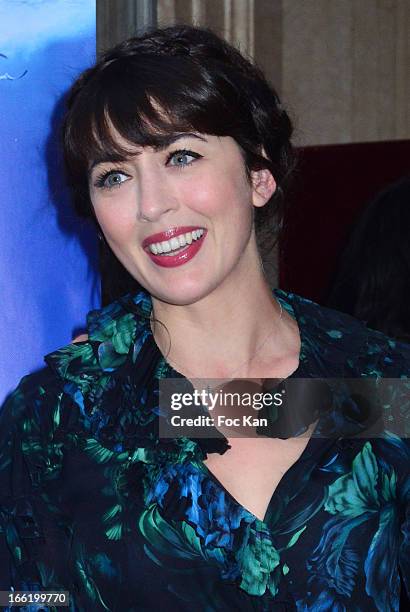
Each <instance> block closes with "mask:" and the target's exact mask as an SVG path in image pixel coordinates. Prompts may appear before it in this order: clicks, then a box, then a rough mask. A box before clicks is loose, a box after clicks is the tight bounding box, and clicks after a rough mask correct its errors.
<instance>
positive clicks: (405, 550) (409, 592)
mask: <svg viewBox="0 0 410 612" xmlns="http://www.w3.org/2000/svg"><path fill="white" fill-rule="evenodd" d="M409 448H410V446H409ZM403 498H404V500H405V501H404V517H403V521H402V523H401V526H400V548H399V570H400V577H401V583H402V594H401V602H400V603H401V607H400V609H403V610H405V609H408V608H407V607H405V604H406V605H407V604H408V603H410V475H408V476H407V480H406V483H405V487H404V494H403Z"/></svg>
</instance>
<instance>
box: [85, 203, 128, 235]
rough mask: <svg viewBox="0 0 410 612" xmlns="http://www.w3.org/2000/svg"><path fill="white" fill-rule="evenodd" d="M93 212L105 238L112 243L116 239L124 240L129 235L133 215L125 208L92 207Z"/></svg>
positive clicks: (97, 204)
mask: <svg viewBox="0 0 410 612" xmlns="http://www.w3.org/2000/svg"><path fill="white" fill-rule="evenodd" d="M94 212H95V216H96V218H97V221H98V223H99V225H100V227H101V229H102V231H103V232H104V234H105V236H107V237H110V238H112V239H113V240H114V241H115V240H116V239H118V238H125V237H126V236H127V235H128V234H130V233H131V232H132V231H133V229H134V226H135V213H134V214H133V213H131V212H130V211H128V210H127V208H125V207H121V206H112V205H111V206H110V204H108V205H104V206H102V205H100V204H99V203H96V205H94Z"/></svg>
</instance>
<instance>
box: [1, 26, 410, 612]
mask: <svg viewBox="0 0 410 612" xmlns="http://www.w3.org/2000/svg"><path fill="white" fill-rule="evenodd" d="M290 135H291V125H290V121H289V118H288V116H287V115H286V113H285V111H284V110H283V109H282V108H281V105H280V103H279V100H278V98H277V96H276V94H275V93H274V92H273V90H272V89H271V88H270V87H269V86H268V84H267V83H266V81H265V79H264V77H263V75H262V74H261V73H260V71H259V70H257V69H256V68H255V67H254V66H252V64H251V63H250V62H249V61H248V60H246V59H245V58H243V57H242V56H241V55H240V54H239V52H238V51H236V50H235V49H233V48H232V47H231V46H229V45H228V44H226V43H225V42H223V41H222V40H220V39H219V38H218V37H217V36H215V35H214V34H213V33H212V32H210V31H208V30H205V29H199V28H192V27H188V26H174V27H170V28H165V29H160V30H158V31H155V32H151V33H148V34H146V35H144V36H141V37H137V38H133V39H130V40H128V41H125V42H124V43H122V44H120V45H119V46H118V47H116V48H114V49H113V50H111V51H109V52H107V53H106V54H105V55H104V56H103V57H102V58H101V60H100V61H99V62H98V63H97V64H96V66H94V67H93V68H91V69H90V70H87V71H86V72H85V73H83V75H81V76H80V78H79V79H78V80H77V81H76V83H75V84H74V86H73V88H72V90H71V93H70V96H69V100H68V111H67V115H66V118H65V123H64V151H65V159H66V165H67V170H68V176H69V178H70V182H71V185H72V187H73V190H74V196H75V200H76V204H77V207H78V208H79V209H80V210H81V211H82V212H84V211H88V212H89V213H90V214H92V215H94V216H95V220H96V222H97V224H98V226H99V228H100V231H101V232H102V235H103V236H104V239H105V240H106V241H107V243H108V244H109V246H110V248H111V249H112V251H113V252H114V253H115V255H116V257H117V258H118V260H119V261H120V262H121V263H122V264H123V265H124V266H125V268H126V269H127V270H128V272H129V273H130V274H131V275H132V277H133V278H134V279H135V280H136V281H137V282H138V283H139V285H141V287H142V288H143V289H141V290H140V291H137V292H136V293H133V294H129V295H126V296H124V297H122V298H121V299H119V300H116V301H115V302H113V303H112V304H110V305H109V306H108V307H106V308H103V309H102V310H100V311H95V312H92V313H90V314H89V316H88V336H87V337H85V338H83V339H82V341H80V342H78V343H75V344H71V345H68V346H67V347H64V348H62V349H60V350H58V351H56V352H54V353H52V354H50V355H48V356H46V358H45V360H46V363H47V367H46V369H45V370H44V371H42V372H41V373H40V374H38V375H36V376H29V377H26V378H25V379H23V381H22V382H21V384H20V385H19V387H18V389H17V390H16V391H15V392H14V394H13V395H12V396H11V398H10V399H9V401H8V402H7V404H6V405H5V407H4V408H3V412H2V423H1V424H2V427H1V432H2V445H1V461H0V466H1V472H0V473H1V478H2V489H1V491H2V498H1V502H0V508H1V520H2V522H1V523H0V524H1V526H2V533H1V538H2V539H1V544H0V546H1V549H0V550H1V552H0V559H1V560H2V563H1V565H0V568H1V569H0V572H1V576H0V587H1V590H6V591H10V590H11V589H12V588H13V589H15V590H28V591H34V590H41V591H61V590H65V591H68V592H69V594H70V609H71V610H76V611H77V610H81V611H87V612H88V611H90V610H118V611H119V610H121V611H123V610H127V611H138V612H140V611H142V610H189V611H192V610H201V611H205V610H206V611H211V610H212V611H213V610H215V611H219V610H223V611H227V610H285V609H286V610H292V609H294V610H296V609H298V610H333V609H335V610H336V609H337V610H352V609H354V610H362V609H365V608H366V609H368V610H397V609H398V606H399V596H400V575H399V571H400V572H401V573H402V574H403V579H405V580H406V585H407V588H409V586H410V585H409V575H408V570H409V568H408V556H409V525H408V523H406V522H405V515H404V513H405V508H406V495H407V496H408V492H409V477H408V472H407V465H406V457H408V446H406V440H403V439H401V438H400V437H399V436H397V435H395V434H389V433H386V434H380V435H378V436H377V437H375V439H372V440H371V441H369V440H366V439H365V438H364V437H363V436H360V435H359V436H358V437H356V438H352V437H351V438H350V439H348V438H347V434H349V435H350V434H351V435H352V436H353V435H355V434H357V433H359V434H360V433H363V422H364V419H363V418H362V415H361V414H360V415H359V416H358V415H357V414H356V412H354V410H355V409H357V407H359V408H360V405H359V404H360V402H359V401H356V403H355V402H353V400H352V398H351V397H349V398H346V397H345V396H343V393H342V394H340V393H339V395H338V394H337V393H334V394H333V395H331V396H326V395H323V393H318V394H317V395H315V393H311V389H310V388H309V385H307V386H306V387H303V384H302V387H297V386H296V391H297V390H298V389H302V392H303V393H302V396H301V397H302V399H301V400H300V398H299V401H298V402H296V400H295V402H291V401H289V402H288V403H287V404H286V402H284V403H283V404H282V405H283V406H285V405H286V410H285V409H283V410H282V412H281V411H280V410H279V409H277V410H276V409H274V408H273V407H271V408H268V407H265V408H266V409H265V410H264V414H266V415H267V417H268V418H267V423H268V424H267V425H263V424H262V426H261V428H262V434H263V435H259V437H258V429H259V428H258V427H256V426H255V427H254V426H252V425H251V427H250V429H251V430H252V431H251V432H250V431H249V430H246V432H245V435H244V431H241V428H239V431H238V430H237V429H236V430H235V431H233V430H232V429H224V428H223V427H221V428H220V429H218V427H215V424H214V423H210V424H209V423H208V424H206V425H204V428H203V430H202V432H201V431H199V430H197V433H198V435H192V436H186V435H182V436H180V435H177V433H176V432H175V435H174V436H171V437H166V436H162V435H160V433H161V429H159V426H160V428H161V425H162V426H163V425H164V423H167V424H169V422H170V421H171V416H172V415H170V411H168V412H167V407H168V406H167V405H165V407H164V405H163V404H161V405H160V402H161V401H162V400H161V399H160V394H159V390H160V389H159V386H160V385H159V383H164V382H166V381H167V380H168V379H173V380H174V382H175V380H176V382H183V383H187V384H188V388H189V389H191V391H192V392H193V391H194V390H197V391H198V390H199V389H201V388H202V390H204V389H207V391H210V388H211V385H210V384H208V383H209V381H214V379H217V380H220V379H222V381H221V382H223V383H226V381H227V380H228V381H229V380H231V379H239V382H238V385H239V387H238V386H236V387H235V389H242V387H240V384H242V383H243V382H244V381H248V383H246V382H245V384H247V385H248V386H247V387H246V388H247V389H249V388H251V389H253V390H255V387H256V388H258V389H259V390H260V389H261V388H262V389H269V388H272V382H270V383H269V381H272V379H274V382H273V387H275V381H277V379H280V380H282V379H285V378H286V379H288V380H287V381H286V382H287V383H288V384H289V387H286V388H283V387H280V386H277V387H276V388H277V390H278V391H279V393H282V396H281V399H282V400H283V397H284V391H286V390H289V392H290V393H291V394H292V393H293V396H292V397H293V398H295V397H296V395H297V393H296V392H294V387H292V385H291V384H290V383H292V382H294V383H298V381H301V382H302V383H303V379H312V380H316V379H323V378H324V379H336V378H340V377H344V378H346V379H348V378H352V379H355V378H365V377H366V378H374V379H375V380H379V379H380V378H381V377H383V376H386V377H389V378H394V377H406V376H407V374H408V369H409V368H408V364H409V359H410V349H409V347H408V346H407V345H404V344H403V345H400V344H396V343H394V342H392V341H391V340H389V339H388V338H386V337H385V336H383V335H382V334H379V333H377V332H372V331H370V330H367V329H366V328H365V327H364V326H363V325H362V324H361V323H360V322H358V321H356V320H355V319H352V318H351V317H348V316H346V315H341V314H340V313H337V312H334V311H330V310H327V309H325V308H322V307H320V306H318V305H315V304H313V303H311V302H309V301H308V300H304V299H302V298H299V297H297V296H294V295H292V294H286V293H284V292H282V291H279V290H275V291H274V292H273V293H272V291H271V290H270V288H269V285H268V283H267V281H266V279H265V276H264V273H263V267H262V265H261V260H260V255H259V253H260V242H261V240H262V238H263V235H262V234H261V230H263V229H268V233H269V232H271V231H272V229H271V228H270V227H268V225H267V224H268V220H269V218H270V217H269V215H270V214H271V213H272V212H273V213H274V214H276V215H277V214H278V213H279V212H280V208H281V194H282V191H283V185H284V184H285V182H286V179H287V176H288V174H289V172H290V170H291V168H292V166H293V155H292V148H291V144H290V141H289V139H290ZM257 236H258V239H257ZM258 242H259V246H258ZM198 379H199V380H198ZM402 387H403V385H402ZM212 388H217V386H215V384H214V382H213V384H212ZM397 388H398V389H399V391H400V392H401V391H402V388H401V387H400V386H398V387H397ZM305 391H306V392H305ZM162 397H163V395H162V394H161V398H162ZM208 397H209V396H208ZM396 398H397V393H396ZM399 399H400V398H399ZM348 401H350V403H349V404H347V403H346V402H348ZM205 403H206V402H205ZM221 404H222V401H220V402H219V408H218V409H219V414H221V410H222V408H221ZM295 406H296V408H297V409H296V408H295ZM171 412H172V411H171ZM209 412H210V411H209ZM359 412H360V411H359ZM193 414H194V412H191V415H193ZM195 414H198V415H199V416H204V406H203V404H201V406H198V407H197V412H196V413H195ZM346 415H347V416H346ZM344 416H345V417H346V418H344ZM355 416H356V418H354V417H355ZM371 420H372V419H370V421H371ZM370 421H369V422H370ZM221 430H222V431H221ZM223 431H225V433H227V434H228V437H226V436H225V435H224V433H223ZM204 432H205V436H202V435H201V434H203V433H204ZM302 433H303V434H304V435H303V436H301V435H300V434H302ZM406 453H407V454H406ZM49 609H54V608H52V606H51V605H50V606H49Z"/></svg>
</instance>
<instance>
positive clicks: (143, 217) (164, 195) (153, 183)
mask: <svg viewBox="0 0 410 612" xmlns="http://www.w3.org/2000/svg"><path fill="white" fill-rule="evenodd" d="M137 192H138V193H137V196H136V197H137V218H138V221H142V222H150V223H154V222H156V221H158V220H159V219H160V218H161V217H162V216H163V215H165V214H166V213H169V212H171V211H173V210H176V209H177V208H178V203H177V202H176V201H175V198H174V197H173V196H172V195H171V194H170V193H169V189H168V190H167V189H166V187H165V184H164V181H162V180H161V178H160V177H159V176H158V174H157V173H155V172H150V173H149V174H148V173H141V174H140V176H139V178H138V187H137Z"/></svg>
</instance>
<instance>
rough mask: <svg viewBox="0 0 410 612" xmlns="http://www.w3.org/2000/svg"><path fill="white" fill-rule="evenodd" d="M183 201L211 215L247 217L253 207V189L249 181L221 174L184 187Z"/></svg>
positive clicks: (200, 211) (202, 212)
mask: <svg viewBox="0 0 410 612" xmlns="http://www.w3.org/2000/svg"><path fill="white" fill-rule="evenodd" d="M181 195H182V196H183V201H184V202H186V203H189V206H190V208H195V210H197V211H198V212H199V213H201V214H204V215H206V216H210V217H215V218H217V217H224V216H225V215H229V216H231V215H235V216H238V217H240V216H241V215H242V216H244V218H245V219H246V218H247V215H246V212H247V210H248V209H249V212H250V209H251V191H250V188H249V185H248V183H246V182H244V181H243V180H241V177H240V176H239V177H238V178H237V179H236V178H235V177H231V176H229V175H228V176H226V175H220V176H216V177H215V176H213V177H212V179H210V180H209V179H203V180H200V181H198V182H195V185H194V187H193V186H192V183H191V184H189V185H186V186H185V187H184V190H183V193H181Z"/></svg>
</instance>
